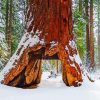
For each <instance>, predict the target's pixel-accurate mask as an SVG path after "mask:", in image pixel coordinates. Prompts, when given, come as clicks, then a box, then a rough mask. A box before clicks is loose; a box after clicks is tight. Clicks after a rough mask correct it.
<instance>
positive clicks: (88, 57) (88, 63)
mask: <svg viewBox="0 0 100 100" xmlns="http://www.w3.org/2000/svg"><path fill="white" fill-rule="evenodd" d="M85 14H86V66H87V67H90V30H89V0H85Z"/></svg>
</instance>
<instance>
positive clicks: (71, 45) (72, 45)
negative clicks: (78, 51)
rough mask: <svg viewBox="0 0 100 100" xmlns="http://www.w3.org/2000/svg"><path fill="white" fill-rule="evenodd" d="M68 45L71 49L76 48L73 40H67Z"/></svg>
mask: <svg viewBox="0 0 100 100" xmlns="http://www.w3.org/2000/svg"><path fill="white" fill-rule="evenodd" d="M69 45H70V47H71V48H73V49H74V48H76V44H75V41H74V40H71V41H69Z"/></svg>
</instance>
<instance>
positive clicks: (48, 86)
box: [0, 72, 100, 100]
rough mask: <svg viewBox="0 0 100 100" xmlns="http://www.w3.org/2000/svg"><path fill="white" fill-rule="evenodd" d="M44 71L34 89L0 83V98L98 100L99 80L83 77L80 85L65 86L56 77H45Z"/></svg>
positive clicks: (46, 74) (10, 99) (2, 99)
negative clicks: (93, 80)
mask: <svg viewBox="0 0 100 100" xmlns="http://www.w3.org/2000/svg"><path fill="white" fill-rule="evenodd" d="M48 75H49V73H48V72H44V73H43V75H42V82H41V84H40V85H39V87H38V88H36V89H20V88H14V87H9V86H4V85H0V100H65V99H66V100H67V99H69V100H100V80H99V79H98V80H96V81H95V82H94V83H91V82H89V81H88V80H87V79H86V78H85V80H84V81H85V82H84V83H83V85H82V86H81V87H67V86H65V85H64V83H63V82H62V80H61V75H59V76H57V78H49V79H47V77H48Z"/></svg>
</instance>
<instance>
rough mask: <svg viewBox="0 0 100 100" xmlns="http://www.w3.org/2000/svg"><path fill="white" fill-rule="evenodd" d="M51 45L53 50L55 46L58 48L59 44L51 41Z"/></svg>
mask: <svg viewBox="0 0 100 100" xmlns="http://www.w3.org/2000/svg"><path fill="white" fill-rule="evenodd" d="M50 44H51V47H50V48H53V47H54V46H57V45H58V42H56V41H51V42H50Z"/></svg>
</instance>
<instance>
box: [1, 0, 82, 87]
mask: <svg viewBox="0 0 100 100" xmlns="http://www.w3.org/2000/svg"><path fill="white" fill-rule="evenodd" d="M28 4H29V5H28V11H27V19H28V22H27V30H26V33H25V34H24V36H23V37H22V40H21V42H20V44H19V46H18V49H17V51H16V52H15V54H14V55H13V56H12V58H11V59H10V61H9V62H8V64H7V65H6V67H5V68H4V70H3V71H2V72H1V75H2V78H1V79H0V80H1V82H2V83H3V84H6V85H11V86H18V87H30V86H32V85H33V86H35V85H37V84H38V83H39V82H40V79H41V60H42V59H59V60H61V62H62V78H63V81H64V83H65V84H66V85H67V86H79V85H81V83H82V73H81V68H80V67H81V66H82V62H81V60H80V57H79V54H78V51H77V48H76V45H75V41H74V36H73V33H72V28H73V23H72V8H71V6H72V1H71V0H29V3H28ZM9 69H10V70H9Z"/></svg>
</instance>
